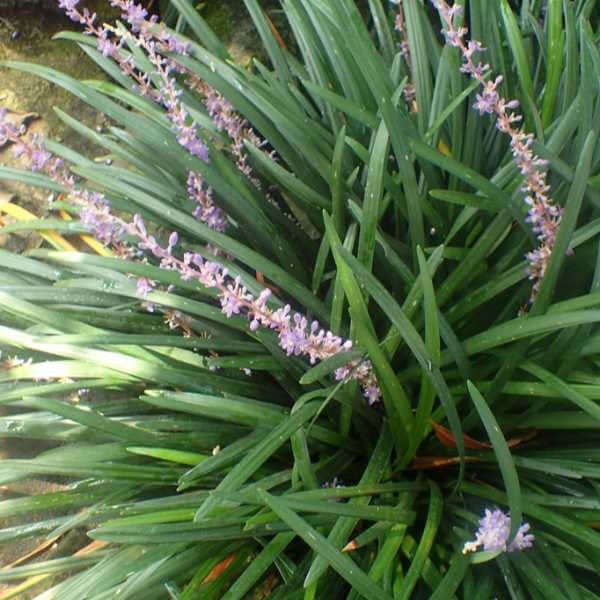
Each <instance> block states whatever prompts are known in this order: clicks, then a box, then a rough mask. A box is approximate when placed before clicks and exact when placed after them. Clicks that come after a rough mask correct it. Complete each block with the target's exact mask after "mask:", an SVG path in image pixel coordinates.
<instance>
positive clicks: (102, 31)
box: [59, 0, 208, 161]
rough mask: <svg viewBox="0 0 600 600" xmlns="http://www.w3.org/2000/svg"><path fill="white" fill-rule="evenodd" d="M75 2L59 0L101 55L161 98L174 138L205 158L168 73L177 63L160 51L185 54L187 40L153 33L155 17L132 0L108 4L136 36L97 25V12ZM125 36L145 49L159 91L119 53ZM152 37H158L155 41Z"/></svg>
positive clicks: (145, 92)
mask: <svg viewBox="0 0 600 600" xmlns="http://www.w3.org/2000/svg"><path fill="white" fill-rule="evenodd" d="M77 3H78V0H77V1H75V0H59V6H60V7H61V8H65V9H66V14H67V16H68V17H69V18H70V19H72V20H73V21H76V22H79V23H81V24H83V25H85V33H86V34H88V35H94V36H96V38H97V39H98V49H99V50H100V52H101V53H102V54H103V55H104V56H110V57H112V58H113V59H114V60H115V61H116V62H117V63H118V64H119V67H120V68H121V70H122V71H123V73H124V74H125V75H127V76H129V77H132V78H133V79H134V80H135V81H136V84H135V89H136V91H138V92H139V93H140V94H142V95H144V96H146V97H148V98H150V99H152V100H153V101H161V102H162V103H163V104H164V105H165V107H166V108H167V116H168V117H169V120H170V121H171V123H172V124H173V130H174V131H175V133H176V135H177V141H178V142H179V143H180V144H181V145H182V146H183V147H184V148H186V149H187V150H188V152H190V153H191V154H192V155H193V156H197V157H199V158H200V159H201V160H204V161H208V149H207V147H206V144H204V142H203V141H202V140H201V139H200V138H199V137H198V133H197V127H196V124H195V122H190V121H191V119H190V117H189V115H188V113H187V111H186V110H185V108H184V107H183V106H182V105H181V103H180V101H179V96H180V94H181V92H180V91H179V90H178V89H177V84H176V82H175V79H174V78H173V77H172V76H171V73H172V72H173V71H176V70H178V67H177V65H176V63H175V62H174V61H172V60H170V59H167V58H165V57H164V56H162V55H161V54H160V52H161V51H163V50H166V51H178V52H180V53H181V54H185V53H186V52H187V48H188V46H187V44H183V43H181V42H179V41H178V40H177V38H176V37H175V36H173V35H172V34H170V33H168V32H167V31H166V29H165V28H164V27H163V29H161V30H160V31H159V32H157V33H156V34H155V33H152V32H151V31H150V27H151V26H152V25H155V24H156V21H157V19H156V17H152V18H151V19H150V20H149V21H147V20H146V17H147V16H148V11H147V10H146V9H145V8H143V7H142V6H141V5H140V4H135V3H134V2H132V1H131V0H111V2H110V3H111V6H115V7H118V8H120V9H121V11H122V17H123V18H124V19H125V20H126V21H127V22H128V23H129V24H130V25H131V29H132V31H133V32H134V33H137V36H135V35H133V34H132V33H130V32H124V31H121V30H118V29H115V28H111V27H109V26H106V25H105V26H104V27H97V26H96V25H95V20H96V15H90V14H89V11H87V9H84V11H83V12H82V13H81V12H79V11H78V10H77V9H76V8H75V6H76V5H77ZM109 34H112V35H114V36H117V37H120V40H119V43H115V42H113V41H111V39H110V35H109ZM125 37H127V38H129V39H131V41H132V42H133V43H134V44H135V45H136V46H138V47H140V48H143V49H144V50H145V51H146V53H147V57H148V60H149V61H150V63H152V65H153V66H154V68H155V72H156V74H157V75H158V76H159V77H160V79H161V82H162V84H161V86H160V89H159V90H158V92H157V91H156V90H154V89H153V88H152V84H151V79H150V77H149V75H148V74H147V73H142V72H139V71H138V70H137V69H136V65H135V63H134V61H133V57H131V56H129V57H124V56H122V55H121V53H120V49H121V47H122V44H123V41H124V38H125ZM155 38H156V39H157V40H158V44H157V42H156V40H155Z"/></svg>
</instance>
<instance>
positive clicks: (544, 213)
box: [431, 0, 561, 302]
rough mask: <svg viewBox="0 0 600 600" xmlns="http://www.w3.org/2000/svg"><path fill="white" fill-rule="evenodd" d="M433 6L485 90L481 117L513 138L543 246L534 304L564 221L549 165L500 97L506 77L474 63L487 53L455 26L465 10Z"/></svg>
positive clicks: (532, 259)
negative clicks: (493, 121)
mask: <svg viewBox="0 0 600 600" xmlns="http://www.w3.org/2000/svg"><path fill="white" fill-rule="evenodd" d="M431 2H432V4H433V5H434V6H435V8H436V9H437V10H438V12H439V14H440V17H441V18H442V21H443V22H444V24H445V29H444V31H443V33H444V36H445V38H446V42H447V43H448V44H449V45H450V46H454V47H456V48H458V49H459V50H460V53H461V54H462V59H463V64H462V66H461V68H460V70H461V72H462V73H466V74H467V75H468V76H469V77H471V79H474V80H475V81H477V82H478V83H479V84H480V85H481V87H482V88H483V89H482V92H481V93H480V94H477V96H476V99H477V101H476V102H475V104H474V108H475V109H476V110H478V111H479V114H480V115H484V114H493V115H495V116H496V119H497V120H496V127H497V128H498V129H499V130H500V131H502V132H503V133H506V134H507V135H508V136H509V137H510V148H511V152H512V155H513V160H514V162H515V164H516V165H517V167H518V168H519V171H520V173H521V175H523V177H524V179H525V185H524V187H523V188H522V189H523V192H524V193H525V196H526V199H525V202H526V203H527V205H528V207H529V216H528V218H527V221H528V222H529V223H531V224H532V229H533V232H534V233H535V234H536V235H537V238H538V242H539V246H538V248H537V249H536V250H534V251H533V252H530V253H528V254H527V255H526V258H527V261H528V262H529V266H528V271H527V272H528V275H529V278H530V279H531V280H532V282H533V285H532V290H531V296H530V302H533V300H534V299H535V296H536V295H537V293H538V291H539V287H540V284H541V278H542V277H543V276H544V273H545V272H546V268H547V266H548V261H549V260H550V256H551V255H552V249H553V248H554V244H555V242H556V234H557V232H558V229H559V226H560V221H561V211H560V209H558V208H557V207H555V206H553V205H552V204H551V202H550V199H549V198H548V195H547V193H548V192H549V190H550V187H549V186H548V185H547V184H546V173H545V170H544V169H545V168H546V165H547V163H546V161H544V160H542V159H540V158H539V157H537V156H535V155H534V153H533V151H532V149H531V146H532V143H533V136H532V135H531V134H528V133H525V132H524V131H523V129H519V128H518V127H517V125H515V124H517V123H519V122H520V121H521V120H522V117H521V115H518V114H516V113H514V112H510V111H514V110H515V109H517V108H518V106H519V103H518V102H517V101H516V100H510V101H507V100H505V99H504V98H502V97H501V96H500V94H499V93H498V86H499V85H500V83H501V82H502V77H501V76H498V77H496V79H494V80H486V75H487V74H488V72H489V65H482V64H481V63H477V64H475V63H474V62H473V55H474V54H476V53H477V52H482V51H483V50H485V49H484V48H483V46H482V45H481V43H480V42H478V41H476V40H470V41H468V42H465V41H464V37H465V36H466V34H467V33H468V31H467V29H466V28H465V27H458V26H457V24H456V23H455V22H454V20H455V17H456V16H457V15H458V14H460V12H461V10H462V8H461V7H460V5H458V4H454V5H453V6H450V5H449V4H448V3H447V2H446V0H431Z"/></svg>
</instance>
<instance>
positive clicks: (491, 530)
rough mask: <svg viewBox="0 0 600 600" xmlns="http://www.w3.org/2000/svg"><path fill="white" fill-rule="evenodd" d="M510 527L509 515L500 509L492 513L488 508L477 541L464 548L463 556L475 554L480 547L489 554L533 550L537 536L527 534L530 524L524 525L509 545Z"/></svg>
mask: <svg viewBox="0 0 600 600" xmlns="http://www.w3.org/2000/svg"><path fill="white" fill-rule="evenodd" d="M510 526H511V522H510V517H509V516H508V515H506V514H504V513H503V512H502V511H501V510H499V509H496V510H493V511H492V510H489V509H487V508H486V509H485V516H484V517H483V518H482V519H481V520H480V521H479V529H478V530H477V533H476V536H475V539H474V540H473V541H472V542H467V543H466V544H465V545H464V546H463V554H467V553H469V552H474V551H475V550H477V549H478V548H479V547H480V546H481V547H482V548H483V550H484V551H489V552H497V551H501V552H514V551H515V550H524V549H525V548H531V546H532V545H533V542H534V540H535V536H534V535H533V534H531V533H527V532H528V531H529V529H530V527H529V523H523V525H521V527H519V531H518V532H517V535H516V536H515V537H514V539H513V541H512V542H511V543H510V544H508V545H507V542H508V535H509V533H510Z"/></svg>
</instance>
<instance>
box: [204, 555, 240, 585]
mask: <svg viewBox="0 0 600 600" xmlns="http://www.w3.org/2000/svg"><path fill="white" fill-rule="evenodd" d="M234 559H235V554H230V555H229V556H228V557H227V558H225V559H223V560H222V561H221V562H220V563H219V564H218V565H215V566H214V567H213V569H212V571H211V572H210V573H209V574H208V575H207V576H206V577H205V578H204V580H203V581H202V583H210V582H211V581H214V580H215V579H216V578H217V577H219V575H222V574H223V573H224V572H225V571H226V570H227V567H229V565H230V564H231V563H232V562H233V561H234Z"/></svg>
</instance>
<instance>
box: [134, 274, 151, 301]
mask: <svg viewBox="0 0 600 600" xmlns="http://www.w3.org/2000/svg"><path fill="white" fill-rule="evenodd" d="M153 289H154V282H153V281H151V280H150V279H148V278H147V277H140V278H139V279H138V280H137V284H136V290H135V292H136V294H137V295H138V296H139V297H140V298H143V299H144V300H146V299H147V298H148V294H149V293H150V292H151V291H152V290H153Z"/></svg>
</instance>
